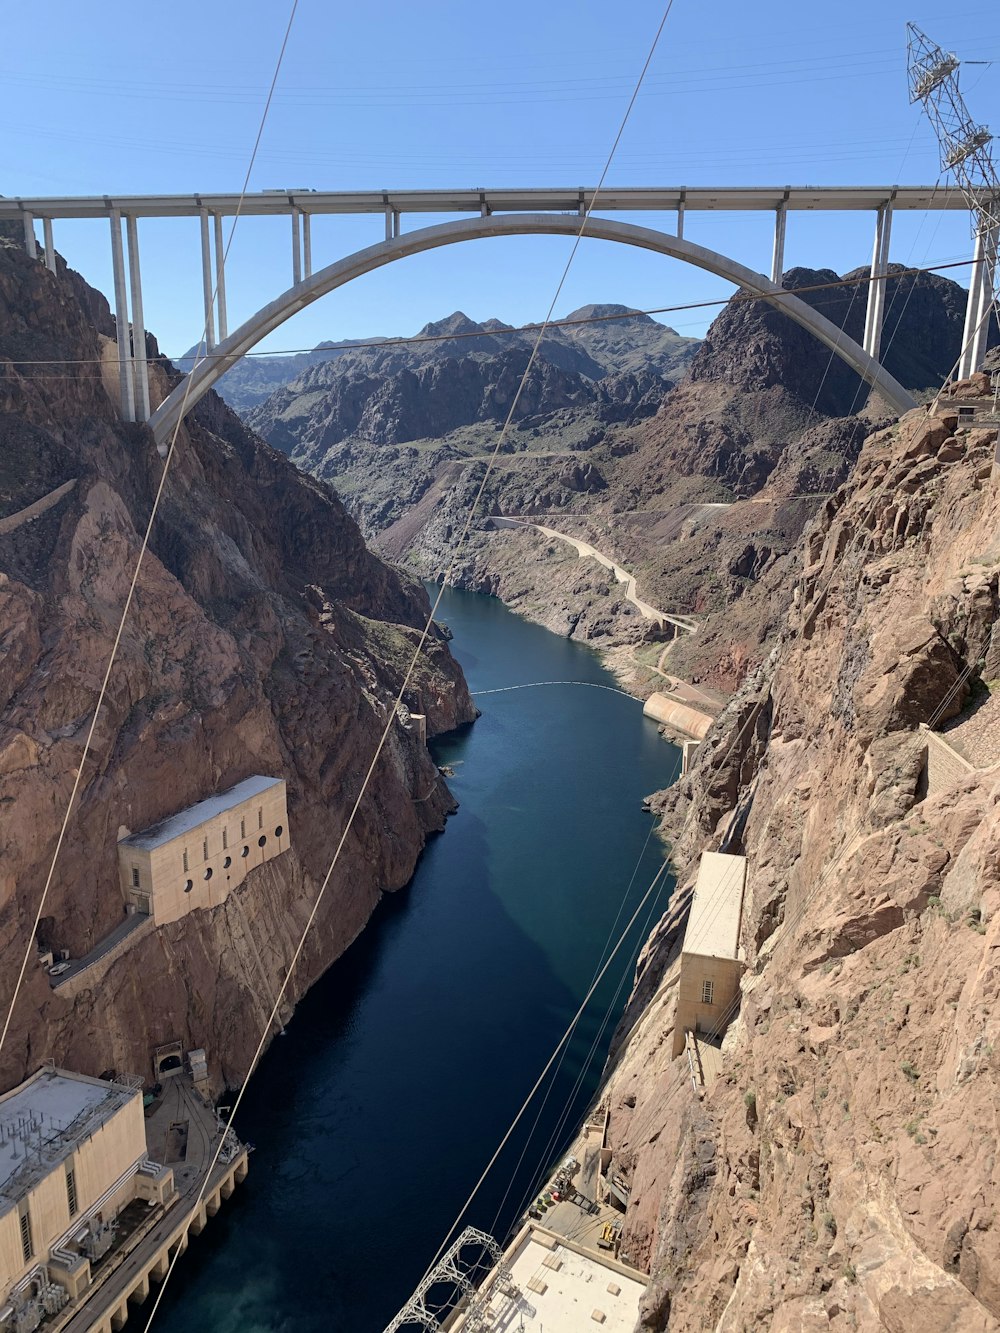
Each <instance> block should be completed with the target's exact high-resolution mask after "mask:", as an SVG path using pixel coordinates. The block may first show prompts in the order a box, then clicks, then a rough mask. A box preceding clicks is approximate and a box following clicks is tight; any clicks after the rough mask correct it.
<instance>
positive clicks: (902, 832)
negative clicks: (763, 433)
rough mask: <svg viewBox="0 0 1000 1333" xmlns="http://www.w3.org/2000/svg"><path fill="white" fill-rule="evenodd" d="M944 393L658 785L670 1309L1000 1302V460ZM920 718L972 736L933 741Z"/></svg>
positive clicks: (852, 490)
mask: <svg viewBox="0 0 1000 1333" xmlns="http://www.w3.org/2000/svg"><path fill="white" fill-rule="evenodd" d="M996 451H997V432H996V430H959V429H957V418H956V417H954V416H948V415H942V416H938V417H936V418H931V417H928V416H927V415H926V414H925V412H924V410H923V409H921V410H919V411H917V412H914V413H912V414H910V415H909V416H907V417H905V418H904V419H903V420H902V421H901V422H900V423H898V424H897V425H893V426H891V427H889V428H887V429H883V430H880V431H878V432H876V433H874V434H873V435H871V436H870V437H869V438H868V439H867V440H866V441H865V443H864V446H863V448H862V450H861V455H860V458H859V460H858V463H857V465H856V468H855V470H854V473H853V476H852V478H851V480H850V481H849V482H848V483H847V484H845V485H842V486H841V487H839V488H838V489H837V490H836V492H835V494H833V495H832V496H831V497H830V499H829V500H828V501H827V502H826V504H825V505H824V506H823V509H822V511H821V512H820V514H819V515H818V517H817V518H816V519H815V521H814V522H813V523H812V524H811V525H810V526H809V527H808V528H807V530H806V532H805V534H804V536H803V539H802V542H801V544H800V546H799V548H798V550H797V551H796V552H795V554H794V556H793V557H792V563H793V565H794V568H792V569H790V571H789V575H788V584H787V588H786V589H785V604H786V605H787V606H788V610H787V613H785V614H784V615H783V616H782V617H781V624H780V629H779V633H778V635H777V638H776V640H775V642H774V643H773V645H772V651H771V652H770V654H769V655H768V656H767V658H766V660H764V661H763V662H762V664H761V665H760V667H759V668H758V669H757V670H756V671H754V672H753V673H752V674H751V675H750V676H749V677H748V679H747V680H746V682H745V683H744V686H743V687H742V689H741V690H740V691H739V692H738V693H737V694H736V696H735V697H734V699H733V701H732V703H731V704H730V706H729V707H728V709H727V710H726V712H725V713H724V714H723V716H722V718H721V719H720V721H719V724H718V725H717V727H716V729H715V731H714V733H713V734H712V735H711V736H710V738H709V740H708V741H707V742H706V743H705V744H704V745H703V746H702V747H701V750H700V752H699V755H698V758H697V762H696V763H695V765H694V768H693V770H692V772H691V774H690V775H689V776H688V777H687V778H685V779H682V780H681V782H680V783H678V785H677V786H676V787H675V788H673V789H672V790H671V791H670V792H668V793H665V794H664V795H663V796H662V797H661V798H660V799H659V809H660V810H661V811H662V813H663V817H664V824H665V829H666V831H667V832H668V834H669V836H670V838H671V839H672V842H673V857H674V860H675V862H676V864H677V867H678V872H679V881H678V882H679V891H678V893H677V894H676V895H675V898H674V901H673V902H672V904H671V908H670V911H669V912H668V914H667V916H666V917H665V918H664V919H663V921H661V923H660V924H659V926H658V927H657V929H656V931H655V932H654V934H653V935H652V937H651V938H650V940H649V941H648V942H647V945H646V948H645V950H644V953H643V956H642V959H641V961H640V966H639V969H638V974H637V979H636V986H635V991H634V993H633V996H632V999H631V1001H630V1004H629V1007H628V1010H627V1012H626V1015H625V1018H624V1020H623V1023H622V1026H621V1028H620V1030H619V1033H618V1036H617V1039H616V1047H615V1051H614V1053H613V1057H612V1065H611V1068H612V1073H611V1078H610V1083H609V1086H608V1089H607V1094H606V1095H607V1100H608V1102H609V1104H610V1111H611V1118H610V1140H611V1144H612V1147H613V1152H614V1157H613V1165H612V1169H613V1170H615V1171H616V1172H617V1173H618V1174H619V1175H620V1176H621V1177H622V1179H623V1180H624V1181H625V1182H626V1183H627V1185H629V1186H630V1187H631V1192H630V1197H629V1204H628V1209H627V1212H626V1216H625V1223H624V1232H623V1242H622V1248H623V1252H625V1253H627V1254H628V1255H629V1257H630V1258H631V1259H632V1260H633V1261H635V1262H639V1263H642V1264H649V1265H650V1268H651V1272H652V1277H653V1281H652V1284H651V1287H650V1292H649V1297H648V1300H647V1303H646V1307H645V1311H644V1315H643V1319H642V1321H641V1324H640V1327H641V1329H644V1330H667V1329H669V1330H670V1333H680V1331H681V1330H691V1331H692V1333H693V1331H694V1330H705V1329H712V1330H716V1331H717V1333H736V1330H744V1329H750V1328H767V1329H771V1330H778V1331H780V1333H786V1331H788V1333H790V1331H791V1330H814V1329H815V1330H819V1329H843V1330H848V1329H850V1330H892V1331H893V1333H904V1330H905V1331H906V1333H914V1331H915V1330H921V1331H922V1330H927V1333H932V1330H933V1333H942V1331H943V1330H949V1331H953V1333H969V1331H971V1330H975V1331H976V1333H985V1330H995V1329H997V1328H1000V1227H998V1223H997V1209H998V1205H1000V1165H998V1159H997V1146H996V1145H997V1135H996V1113H997V1106H998V1104H1000V1101H998V1094H1000V1008H998V1000H1000V966H998V960H1000V694H998V691H1000V642H998V641H997V639H996V637H995V635H994V627H995V625H996V622H997V619H998V614H1000V596H998V578H1000V537H998V534H1000V468H998V465H997V462H996ZM921 723H930V724H931V725H932V726H933V727H934V728H936V729H937V730H939V731H942V732H943V739H944V740H945V741H946V742H947V743H948V744H949V745H950V746H952V747H954V748H955V749H956V750H958V751H960V752H962V753H963V754H964V755H965V757H966V761H967V762H966V763H965V764H961V763H957V764H954V765H951V766H940V765H932V766H931V768H930V769H928V765H927V737H926V733H924V732H922V731H921V729H920V724H921ZM736 809H739V810H740V811H741V813H742V815H743V816H744V817H745V823H744V824H743V826H742V833H739V832H738V833H737V835H736V840H735V842H734V843H733V844H731V845H730V846H729V850H730V851H735V852H738V853H745V855H746V858H747V868H748V880H747V897H746V900H745V903H744V912H743V923H742V945H743V949H744V952H745V958H746V965H747V967H746V972H745V973H744V979H743V986H742V999H741V1005H740V1009H739V1013H738V1015H736V1016H734V1021H733V1022H732V1024H731V1026H730V1027H729V1029H728V1032H727V1034H726V1037H725V1041H724V1044H723V1056H722V1074H721V1076H720V1078H719V1079H718V1081H717V1082H716V1083H715V1085H714V1087H712V1088H711V1089H710V1090H709V1091H707V1092H706V1094H705V1095H704V1097H699V1096H698V1095H696V1093H695V1091H694V1089H693V1087H692V1084H691V1081H690V1078H689V1072H688V1067H687V1062H686V1061H685V1059H684V1058H683V1057H681V1058H679V1059H677V1060H672V1059H671V1058H670V1053H671V1038H672V1031H673V1025H674V1016H675V1008H676V999H677V982H678V955H679V951H680V944H681V939H682V935H683V930H684V926H685V921H686V913H687V907H688V904H689V900H690V892H691V886H692V882H693V877H694V874H695V873H696V870H697V864H698V859H699V855H700V853H701V852H702V851H703V850H705V849H715V848H717V847H718V846H719V841H720V837H721V835H722V833H723V831H724V829H725V828H726V827H727V824H728V821H729V818H730V816H731V815H732V812H733V811H734V810H736Z"/></svg>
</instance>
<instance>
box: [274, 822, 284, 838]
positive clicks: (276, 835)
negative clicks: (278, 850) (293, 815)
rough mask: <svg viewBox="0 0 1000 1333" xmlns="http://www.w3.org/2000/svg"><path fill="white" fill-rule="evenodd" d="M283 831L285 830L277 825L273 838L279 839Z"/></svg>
mask: <svg viewBox="0 0 1000 1333" xmlns="http://www.w3.org/2000/svg"><path fill="white" fill-rule="evenodd" d="M284 831H285V830H284V829H283V828H282V827H281V825H280V824H279V825H278V827H277V828H276V829H275V830H274V836H275V837H276V838H280V837H281V835H282V834H283V833H284Z"/></svg>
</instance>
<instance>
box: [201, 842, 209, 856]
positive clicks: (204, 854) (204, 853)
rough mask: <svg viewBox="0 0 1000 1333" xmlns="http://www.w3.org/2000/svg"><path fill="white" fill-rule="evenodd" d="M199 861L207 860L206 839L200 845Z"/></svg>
mask: <svg viewBox="0 0 1000 1333" xmlns="http://www.w3.org/2000/svg"><path fill="white" fill-rule="evenodd" d="M201 859H202V860H203V861H207V860H208V839H207V838H205V840H204V841H203V842H202V844H201Z"/></svg>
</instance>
